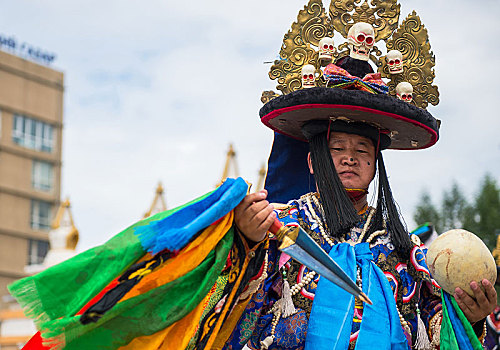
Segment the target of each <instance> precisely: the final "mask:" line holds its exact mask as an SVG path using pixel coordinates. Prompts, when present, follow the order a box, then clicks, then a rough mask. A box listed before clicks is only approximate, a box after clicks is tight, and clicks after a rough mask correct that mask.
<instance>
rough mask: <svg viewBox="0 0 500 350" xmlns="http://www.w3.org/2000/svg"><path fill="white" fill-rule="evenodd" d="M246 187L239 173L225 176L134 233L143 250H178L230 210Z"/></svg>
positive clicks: (243, 195) (241, 196) (154, 252)
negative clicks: (188, 202)
mask: <svg viewBox="0 0 500 350" xmlns="http://www.w3.org/2000/svg"><path fill="white" fill-rule="evenodd" d="M247 190H248V185H247V183H246V182H245V180H243V179H242V178H241V177H239V178H237V179H231V178H228V179H226V180H225V181H224V183H223V184H222V185H221V186H219V187H218V188H217V189H216V190H215V191H213V192H211V193H210V194H208V195H207V196H206V197H203V198H201V199H198V200H195V201H194V202H192V204H191V205H188V206H186V207H184V208H182V209H180V210H179V211H177V212H175V213H173V214H172V215H170V216H167V217H166V218H164V219H161V220H158V221H152V222H151V223H150V224H149V225H147V226H142V227H139V228H137V230H136V231H135V234H136V235H137V236H138V237H139V240H140V241H141V244H142V247H143V248H144V250H146V251H148V252H152V253H153V254H156V253H158V252H160V251H162V250H164V249H168V250H171V251H175V250H180V249H182V248H183V247H184V246H185V245H186V244H187V243H189V241H190V240H192V239H193V238H194V237H195V236H196V235H197V234H198V233H200V232H201V231H202V230H203V229H205V228H206V227H208V226H210V225H211V224H213V223H214V222H215V221H217V220H219V219H220V218H222V217H223V216H224V215H226V214H227V213H229V212H230V211H231V210H233V209H234V208H235V207H236V206H237V205H238V204H239V203H240V202H241V200H242V199H243V198H244V197H245V195H246V194H247Z"/></svg>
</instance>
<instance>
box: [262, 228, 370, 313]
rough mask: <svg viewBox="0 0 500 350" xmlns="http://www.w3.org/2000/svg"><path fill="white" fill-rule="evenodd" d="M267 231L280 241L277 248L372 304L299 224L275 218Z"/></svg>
mask: <svg viewBox="0 0 500 350" xmlns="http://www.w3.org/2000/svg"><path fill="white" fill-rule="evenodd" d="M269 232H271V233H273V234H274V235H275V236H276V238H277V239H278V240H279V241H280V242H281V245H280V246H279V247H278V249H279V250H281V251H282V252H283V253H286V254H288V255H290V256H291V257H292V258H294V259H295V260H297V261H298V262H300V263H301V264H303V265H305V266H306V267H308V268H309V269H310V270H313V271H316V272H317V273H318V274H319V275H321V276H323V277H324V278H326V279H327V280H329V281H330V282H332V283H334V284H336V285H337V286H339V287H340V288H342V289H343V290H345V291H346V292H348V293H351V294H352V295H354V296H355V297H358V298H359V299H360V300H361V301H364V302H365V303H368V304H370V305H373V303H372V301H371V300H370V299H369V298H368V296H367V295H366V294H365V293H363V291H362V290H361V288H359V287H358V286H357V285H356V283H354V281H353V280H352V279H351V278H350V277H349V276H348V275H347V274H346V273H345V272H344V270H342V268H341V267H340V266H339V265H338V264H337V263H336V262H335V261H334V260H333V259H332V258H331V257H330V256H329V255H328V254H327V253H326V252H325V251H324V250H323V249H322V248H321V247H320V246H319V244H318V243H316V242H315V241H314V240H313V239H312V238H311V237H310V236H309V235H308V234H307V233H306V232H305V231H304V230H303V229H302V228H301V227H300V226H283V224H282V223H281V222H280V221H279V220H278V219H275V220H274V223H273V224H272V225H271V228H270V229H269Z"/></svg>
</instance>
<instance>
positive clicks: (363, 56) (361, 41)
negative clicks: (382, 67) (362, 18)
mask: <svg viewBox="0 0 500 350" xmlns="http://www.w3.org/2000/svg"><path fill="white" fill-rule="evenodd" d="M347 43H348V46H349V50H350V53H349V56H351V57H352V58H355V59H358V60H362V61H368V59H369V58H370V51H371V50H372V48H373V45H374V44H375V30H374V29H373V27H372V25H371V24H368V23H365V22H358V23H355V24H354V25H353V26H352V27H351V28H350V29H349V32H348V33H347Z"/></svg>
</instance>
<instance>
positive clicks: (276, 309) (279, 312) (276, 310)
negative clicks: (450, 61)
mask: <svg viewBox="0 0 500 350" xmlns="http://www.w3.org/2000/svg"><path fill="white" fill-rule="evenodd" d="M300 199H305V202H306V207H307V210H308V211H309V213H310V214H311V216H312V218H313V219H314V220H315V221H316V222H317V223H318V228H319V231H320V234H321V237H323V239H324V240H325V241H326V242H327V243H328V244H329V245H330V247H333V246H334V245H335V241H334V240H332V238H331V237H330V236H329V235H328V234H327V233H326V230H325V227H324V224H323V223H324V220H323V219H322V218H320V217H319V216H318V214H317V213H316V210H315V209H314V206H316V208H318V211H319V212H320V214H321V215H322V216H323V215H324V214H323V206H322V205H321V203H320V201H319V199H318V197H317V196H316V194H315V193H308V194H305V195H304V196H302V197H300ZM312 202H314V206H313V204H312ZM368 210H369V213H368V217H367V219H366V222H365V224H364V225H363V229H362V231H361V234H360V235H359V237H358V238H357V239H356V240H353V239H352V235H351V238H350V239H349V240H347V241H346V240H345V238H344V237H342V238H340V242H342V243H349V244H351V245H356V244H358V243H361V242H363V238H364V237H365V235H366V232H367V231H368V227H369V225H370V222H371V219H372V218H373V215H374V213H375V209H373V208H369V209H368ZM384 226H385V225H384ZM385 233H386V230H378V231H375V232H373V233H372V234H371V235H370V236H369V237H368V238H367V239H366V242H367V243H368V244H370V243H371V242H372V241H373V240H374V239H375V238H376V237H377V236H380V235H383V234H385ZM315 275H316V272H315V271H309V272H308V273H307V274H306V275H305V276H304V277H303V278H302V280H301V281H300V282H299V283H296V284H294V285H293V286H292V287H291V288H290V287H289V285H288V281H287V279H286V274H284V276H283V280H284V288H283V289H284V290H283V295H285V294H289V295H288V296H286V297H285V296H283V297H282V301H283V302H277V303H276V304H275V305H274V306H273V308H272V309H271V310H270V312H271V313H273V314H274V317H273V319H272V321H271V334H270V335H269V336H268V337H267V338H266V339H264V340H263V341H261V349H267V348H268V347H269V346H270V345H271V344H272V343H273V341H274V336H275V332H276V326H277V324H278V322H279V320H280V318H281V316H283V317H285V318H286V317H288V316H289V315H291V314H293V313H295V308H294V307H293V302H292V300H291V297H292V296H295V295H296V294H298V293H299V292H300V291H301V290H302V288H304V287H306V286H307V285H308V284H309V283H310V282H311V281H312V280H313V279H314V276H315ZM356 284H357V285H358V286H359V287H360V288H362V276H361V269H360V268H359V266H357V268H356ZM285 290H286V292H285ZM285 299H288V300H285ZM356 299H357V298H356ZM290 303H291V306H290ZM285 304H288V305H289V306H288V307H287V311H286V312H285V311H284V307H283V305H285ZM396 310H397V311H398V316H399V320H400V322H401V325H402V326H403V328H404V329H405V330H406V331H407V332H408V334H410V337H411V330H410V327H409V325H408V322H407V321H406V320H405V319H404V317H403V316H402V315H401V313H400V311H399V308H398V307H397V306H396Z"/></svg>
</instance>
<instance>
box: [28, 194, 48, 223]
mask: <svg viewBox="0 0 500 350" xmlns="http://www.w3.org/2000/svg"><path fill="white" fill-rule="evenodd" d="M50 218H51V216H50V203H49V202H44V201H39V200H35V199H32V200H31V228H32V229H33V230H44V231H48V230H49V228H50Z"/></svg>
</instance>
